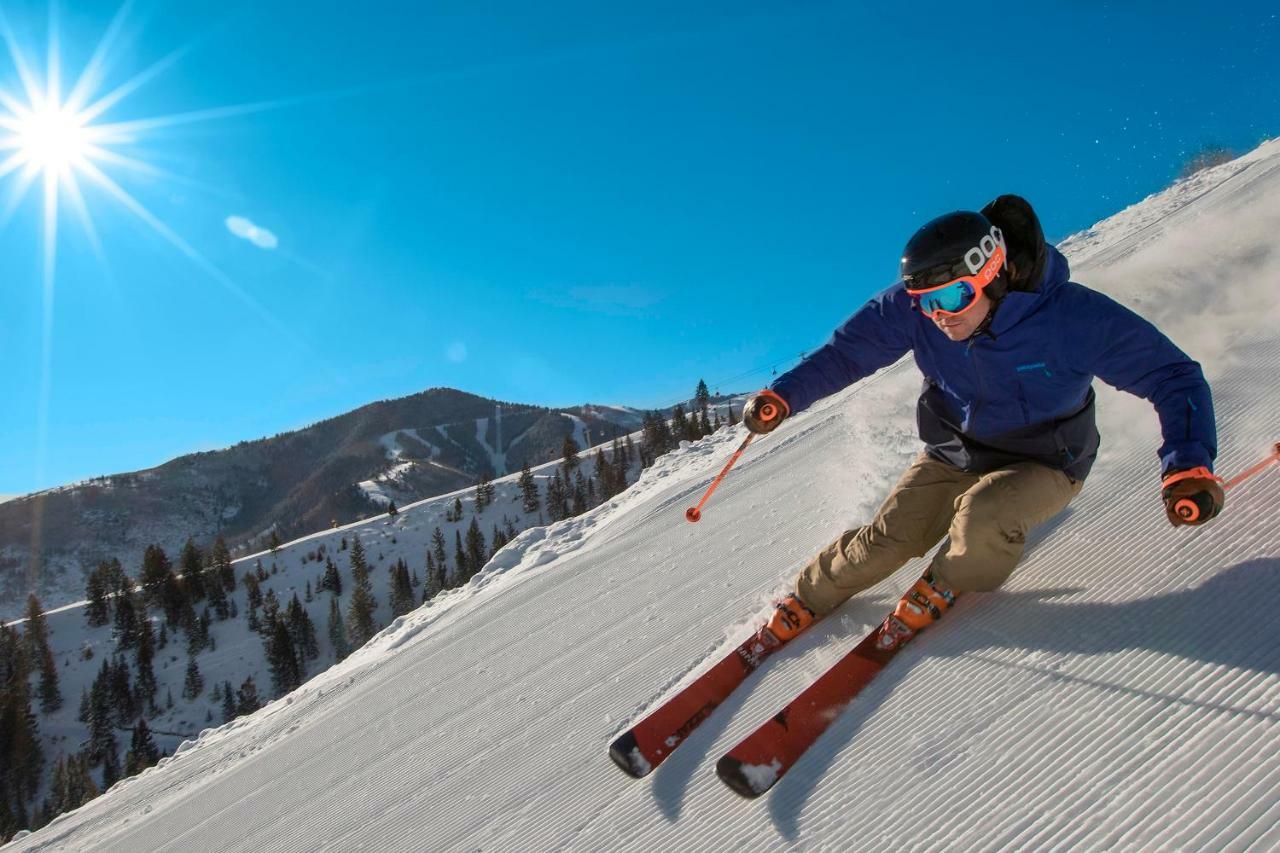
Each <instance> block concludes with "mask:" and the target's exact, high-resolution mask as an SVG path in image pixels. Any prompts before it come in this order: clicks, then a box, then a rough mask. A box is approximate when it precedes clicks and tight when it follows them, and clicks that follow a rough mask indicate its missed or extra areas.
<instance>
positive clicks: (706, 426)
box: [698, 409, 711, 438]
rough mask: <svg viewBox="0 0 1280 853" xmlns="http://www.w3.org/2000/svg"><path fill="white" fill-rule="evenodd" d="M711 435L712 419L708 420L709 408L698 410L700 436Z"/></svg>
mask: <svg viewBox="0 0 1280 853" xmlns="http://www.w3.org/2000/svg"><path fill="white" fill-rule="evenodd" d="M706 435H711V421H709V420H707V410H706V409H703V410H702V411H701V412H698V437H699V438H701V437H702V436H706Z"/></svg>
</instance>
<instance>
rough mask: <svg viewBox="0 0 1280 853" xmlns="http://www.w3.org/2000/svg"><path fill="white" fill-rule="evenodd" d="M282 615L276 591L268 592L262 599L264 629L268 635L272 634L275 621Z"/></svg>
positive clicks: (270, 590)
mask: <svg viewBox="0 0 1280 853" xmlns="http://www.w3.org/2000/svg"><path fill="white" fill-rule="evenodd" d="M279 614H280V599H279V598H278V597H276V591H275V590H274V589H269V590H267V594H266V595H264V596H263V597H262V629H263V631H264V632H266V633H267V634H268V635H269V634H270V632H271V623H272V622H274V621H275V619H276V617H277V616H278V615H279Z"/></svg>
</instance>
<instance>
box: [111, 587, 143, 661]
mask: <svg viewBox="0 0 1280 853" xmlns="http://www.w3.org/2000/svg"><path fill="white" fill-rule="evenodd" d="M115 602H116V614H115V623H114V625H113V626H112V629H111V635H112V636H113V637H114V638H115V641H116V645H117V646H119V647H120V648H122V649H131V648H133V647H134V646H135V645H136V644H137V642H138V622H139V621H140V619H139V616H138V609H139V604H138V600H137V597H136V596H135V595H134V594H133V593H132V592H128V591H126V592H123V593H116V598H115Z"/></svg>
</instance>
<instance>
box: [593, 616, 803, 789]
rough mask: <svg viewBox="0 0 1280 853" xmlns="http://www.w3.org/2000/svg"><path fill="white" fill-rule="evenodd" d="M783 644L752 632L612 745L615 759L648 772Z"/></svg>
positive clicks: (627, 769)
mask: <svg viewBox="0 0 1280 853" xmlns="http://www.w3.org/2000/svg"><path fill="white" fill-rule="evenodd" d="M779 648H781V644H779V643H777V641H776V640H775V641H773V644H772V645H766V644H765V643H764V642H763V641H762V640H761V639H760V634H759V632H757V634H755V635H752V636H751V637H749V638H748V639H747V640H746V642H744V643H742V644H741V645H740V646H738V647H737V648H736V649H734V650H733V651H731V652H729V654H727V655H725V656H724V658H722V659H721V660H720V662H719V663H717V664H716V665H715V666H713V667H711V669H709V670H707V671H706V672H704V673H703V674H702V675H700V676H698V678H697V679H696V680H694V681H693V682H692V683H690V684H689V685H688V686H687V687H685V688H684V689H683V690H681V691H680V692H679V693H677V694H676V695H675V696H673V697H671V698H670V699H669V700H667V701H666V702H664V703H663V704H662V705H661V706H660V707H658V708H657V709H655V710H654V711H653V713H651V714H650V715H649V716H647V717H645V718H644V719H643V720H641V721H640V722H639V723H636V724H635V725H634V726H633V727H631V729H629V730H628V731H626V732H624V733H623V734H621V735H620V736H618V738H617V739H616V740H615V741H614V742H613V743H612V744H611V745H610V746H609V757H610V758H612V759H613V763H614V764H617V765H618V767H620V768H622V771H623V772H624V773H627V774H629V775H631V776H634V777H635V778H637V779H640V778H643V777H645V776H648V775H649V774H650V773H652V772H653V769H654V768H655V767H657V766H658V765H659V764H661V763H662V762H663V761H665V760H666V759H667V757H668V756H669V755H671V753H672V752H673V751H675V748H676V747H677V746H679V745H680V744H681V743H683V742H684V740H685V738H687V737H688V736H689V734H690V733H691V732H692V731H693V730H694V729H696V728H697V727H698V726H699V724H701V723H702V721H703V720H705V719H706V718H707V717H709V716H711V712H712V711H714V710H715V709H716V707H717V706H719V705H720V703H721V702H723V701H724V700H725V699H727V698H729V694H730V693H732V692H733V691H734V690H735V689H736V688H737V687H738V685H740V684H742V682H743V681H745V680H746V677H747V676H748V675H750V674H751V673H752V672H753V671H754V670H755V669H756V668H757V667H759V666H760V663H761V662H762V661H763V660H764V659H765V658H766V657H768V656H769V655H770V654H772V653H773V652H774V651H776V650H777V649H779Z"/></svg>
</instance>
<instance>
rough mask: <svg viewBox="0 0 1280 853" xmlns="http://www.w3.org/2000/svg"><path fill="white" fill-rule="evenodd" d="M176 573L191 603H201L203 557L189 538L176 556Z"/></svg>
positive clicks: (203, 591)
mask: <svg viewBox="0 0 1280 853" xmlns="http://www.w3.org/2000/svg"><path fill="white" fill-rule="evenodd" d="M178 571H179V573H180V574H181V575H182V583H183V585H184V586H186V588H187V596H188V597H189V598H190V599H191V600H192V601H203V600H204V597H205V595H206V592H205V588H204V580H205V578H204V555H203V554H201V553H200V549H199V548H197V547H196V543H195V540H193V539H191V538H190V537H188V538H187V542H186V544H185V545H183V546H182V552H181V553H180V554H179V555H178Z"/></svg>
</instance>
